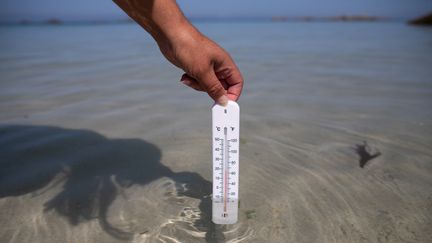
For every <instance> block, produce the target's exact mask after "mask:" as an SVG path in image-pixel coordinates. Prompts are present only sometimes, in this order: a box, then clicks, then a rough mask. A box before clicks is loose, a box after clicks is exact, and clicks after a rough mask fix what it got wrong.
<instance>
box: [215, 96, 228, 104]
mask: <svg viewBox="0 0 432 243" xmlns="http://www.w3.org/2000/svg"><path fill="white" fill-rule="evenodd" d="M217 103H218V104H220V105H222V106H227V105H228V97H227V96H226V95H222V96H221V97H219V99H218V100H217Z"/></svg>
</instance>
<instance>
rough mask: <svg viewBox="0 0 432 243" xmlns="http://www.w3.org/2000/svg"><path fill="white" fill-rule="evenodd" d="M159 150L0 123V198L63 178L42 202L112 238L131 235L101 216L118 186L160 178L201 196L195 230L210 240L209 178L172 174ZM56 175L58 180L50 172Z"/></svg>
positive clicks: (48, 128) (74, 222) (75, 132)
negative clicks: (90, 222) (94, 223)
mask: <svg viewBox="0 0 432 243" xmlns="http://www.w3.org/2000/svg"><path fill="white" fill-rule="evenodd" d="M160 158H161V150H160V149H159V148H158V147H157V146H155V145H153V144H151V143H148V142H146V141H143V140H140V139H108V138H106V137H104V136H102V135H100V134H98V133H95V132H92V131H88V130H72V129H64V128H59V127H51V126H23V125H6V126H4V125H3V126H0V198H3V197H9V196H19V195H23V194H27V193H31V192H33V193H35V192H36V191H37V192H38V193H39V192H40V191H42V193H43V191H46V190H49V189H50V188H52V187H54V186H56V185H57V184H59V183H64V184H63V188H62V190H61V191H60V192H59V193H58V194H57V195H55V196H54V197H53V198H52V199H50V200H49V201H48V202H46V203H45V205H44V210H45V211H49V210H55V211H56V212H57V213H59V214H60V215H62V216H64V217H66V218H67V219H68V221H69V222H70V223H71V224H72V225H77V224H79V223H82V222H85V221H88V220H92V219H96V218H97V220H98V221H99V224H100V226H101V228H102V229H103V230H104V231H106V232H107V233H109V234H110V235H112V236H113V237H116V238H118V239H131V237H132V236H133V234H132V233H131V232H126V231H123V230H121V229H118V228H115V227H114V226H112V225H111V224H110V223H109V222H108V220H107V213H108V209H109V207H110V205H111V204H112V203H113V201H114V200H115V199H116V197H117V194H118V189H117V188H118V186H120V187H123V188H125V187H129V186H131V185H134V184H138V185H146V184H147V183H150V182H152V181H154V180H157V179H159V178H162V177H168V178H171V179H172V180H173V181H175V182H176V183H182V184H184V185H185V189H184V190H183V191H180V192H179V194H181V195H184V196H187V197H192V198H196V199H199V200H201V202H200V205H199V209H200V210H201V212H200V218H199V219H198V220H197V221H196V222H195V226H196V227H197V229H199V230H201V231H205V232H206V239H207V240H208V241H211V239H212V237H213V235H215V225H214V224H213V223H212V222H211V200H210V193H211V183H210V182H209V181H207V180H205V179H204V178H202V177H201V176H200V175H199V174H197V173H194V172H179V173H175V172H173V171H172V170H171V169H170V168H168V167H166V166H164V165H163V164H161V163H160V162H159V161H160ZM60 174H62V175H63V177H62V176H60V177H62V178H64V179H63V180H62V181H59V180H56V179H55V178H56V176H58V175H60Z"/></svg>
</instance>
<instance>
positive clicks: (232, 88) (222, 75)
mask: <svg viewBox="0 0 432 243" xmlns="http://www.w3.org/2000/svg"><path fill="white" fill-rule="evenodd" d="M216 76H217V77H218V79H219V80H223V81H224V82H225V83H226V84H227V96H228V98H229V99H230V100H234V101H237V100H238V99H239V98H240V95H241V92H242V89H243V77H242V75H241V73H240V70H239V69H238V68H237V66H236V65H235V64H233V67H232V68H230V69H225V70H222V71H220V72H217V73H216Z"/></svg>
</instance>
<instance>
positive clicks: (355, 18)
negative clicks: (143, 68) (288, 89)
mask: <svg viewBox="0 0 432 243" xmlns="http://www.w3.org/2000/svg"><path fill="white" fill-rule="evenodd" d="M189 20H190V21H191V22H194V23H200V22H214V23H218V22H401V21H402V22H405V21H407V20H408V19H405V18H390V17H380V16H369V15H338V16H324V17H318V16H297V17H296V16H270V17H196V16H195V17H194V16H192V17H189ZM128 23H134V22H133V20H131V19H116V20H62V19H59V18H49V19H46V20H37V21H34V20H26V19H23V20H20V21H0V25H13V26H28V25H30V26H33V25H54V26H55V25H110V24H128Z"/></svg>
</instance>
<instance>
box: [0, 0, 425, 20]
mask: <svg viewBox="0 0 432 243" xmlns="http://www.w3.org/2000/svg"><path fill="white" fill-rule="evenodd" d="M177 2H178V3H179V5H180V7H181V8H182V10H183V11H184V12H185V14H186V15H187V16H190V17H235V16H237V17H238V16H240V17H266V16H273V15H287V16H334V15H341V14H366V15H376V16H385V17H397V18H412V17H416V16H418V15H423V14H426V13H429V12H432V0H255V1H254V0H178V1H177ZM125 17H126V16H125V15H124V13H122V11H121V10H120V9H119V8H118V7H117V6H116V5H115V4H114V3H113V2H112V1H111V0H0V21H19V20H22V19H27V20H44V19H47V18H59V19H62V20H110V19H122V18H125Z"/></svg>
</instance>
